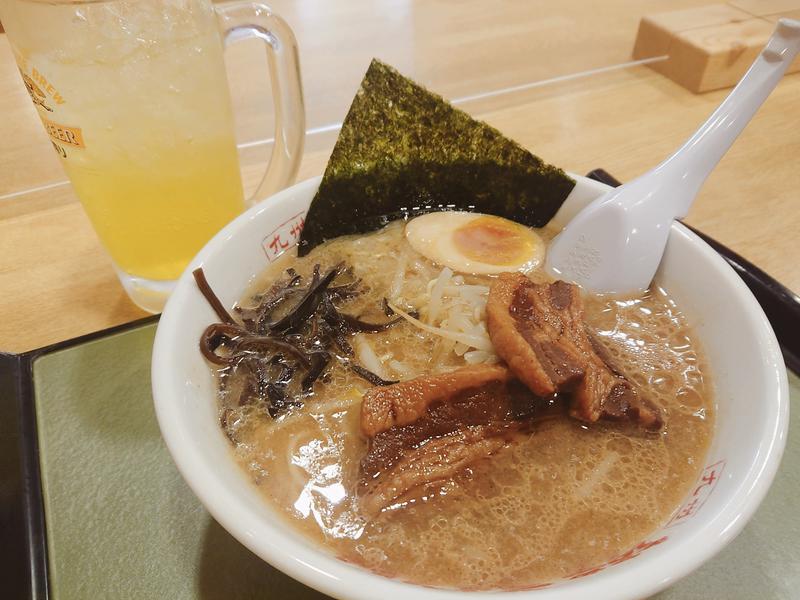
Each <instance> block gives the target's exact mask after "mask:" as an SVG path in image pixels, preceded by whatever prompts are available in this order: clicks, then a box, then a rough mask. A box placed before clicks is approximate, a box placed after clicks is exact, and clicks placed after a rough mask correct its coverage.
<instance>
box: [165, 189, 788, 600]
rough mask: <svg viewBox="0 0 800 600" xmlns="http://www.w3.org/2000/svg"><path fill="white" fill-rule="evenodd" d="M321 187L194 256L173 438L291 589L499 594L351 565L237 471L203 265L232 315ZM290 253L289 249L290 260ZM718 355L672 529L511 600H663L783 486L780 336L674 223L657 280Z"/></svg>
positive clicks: (185, 280)
mask: <svg viewBox="0 0 800 600" xmlns="http://www.w3.org/2000/svg"><path fill="white" fill-rule="evenodd" d="M575 179H576V180H577V185H576V186H575V189H574V190H573V191H572V193H571V194H570V196H569V198H568V199H567V201H566V202H565V204H564V205H563V207H562V208H561V210H560V211H559V213H558V215H557V216H556V218H555V222H556V224H562V225H563V224H564V223H566V222H567V221H568V220H569V218H571V216H572V215H574V214H575V213H576V212H577V211H578V210H580V208H581V207H583V206H585V205H586V204H587V203H588V202H590V201H591V200H592V199H594V198H596V197H597V196H599V195H601V194H603V193H604V192H605V191H606V190H607V189H608V188H607V187H606V186H604V185H603V184H600V183H597V182H594V181H592V180H589V179H586V178H582V177H575ZM318 185H319V179H318V178H317V179H310V180H307V181H305V182H302V183H299V184H297V185H295V186H293V187H291V188H288V189H286V190H284V191H282V192H280V193H278V194H276V195H275V196H273V197H271V198H268V199H267V200H265V201H264V202H262V203H261V204H259V205H257V206H255V207H253V208H252V209H250V210H249V211H247V212H246V213H244V214H242V215H241V216H240V217H238V218H237V219H236V220H234V221H233V222H231V223H230V224H229V225H228V226H227V227H226V228H225V229H223V230H222V231H221V232H220V233H219V234H218V235H216V236H215V237H214V239H212V240H211V241H210V242H209V243H208V244H207V245H206V246H205V248H203V250H202V251H201V252H200V253H199V254H198V255H197V256H196V257H195V259H194V260H193V261H192V263H191V265H190V266H189V267H188V268H187V270H186V271H185V272H184V273H183V275H182V276H181V278H180V280H179V281H178V284H177V286H176V288H175V291H174V292H173V294H172V297H171V298H170V300H169V302H168V303H167V306H166V308H165V310H164V313H163V315H162V317H161V321H160V323H159V326H158V332H157V334H156V340H155V347H154V350H153V365H152V381H153V396H154V400H155V407H156V413H157V416H158V422H159V425H160V427H161V432H162V435H163V437H164V440H165V441H166V444H167V447H168V448H169V451H170V453H171V454H172V457H173V459H174V461H175V463H176V465H177V466H178V469H179V470H180V472H181V474H182V475H183V477H184V479H185V480H186V482H187V483H188V484H189V486H190V487H191V488H192V490H193V491H194V493H195V494H196V495H197V497H198V498H199V499H200V501H201V502H202V503H203V505H204V506H205V507H206V508H207V509H208V511H209V512H210V513H211V514H212V515H213V517H214V518H215V519H216V520H217V521H218V522H219V523H220V524H221V525H222V526H223V527H224V528H225V529H227V530H228V531H229V532H230V533H231V534H232V535H233V536H234V537H235V538H236V539H238V540H239V541H240V542H241V543H242V544H244V545H245V546H246V547H247V548H249V549H250V550H251V551H253V552H254V553H255V554H257V555H258V556H259V557H261V558H262V559H263V560H265V561H267V562H268V563H270V564H272V565H273V566H275V567H276V568H278V569H280V570H281V571H283V572H285V573H287V574H288V575H290V576H291V577H293V578H295V579H297V580H298V581H301V582H302V583H304V584H306V585H308V586H311V587H312V588H315V589H317V590H319V591H321V592H324V593H326V594H329V595H331V596H334V597H337V598H352V599H359V600H362V599H363V600H374V599H375V598H381V599H382V600H392V599H398V600H399V599H404V600H406V599H423V598H431V599H437V600H447V599H456V598H464V596H465V595H469V596H470V597H472V598H476V599H479V598H493V599H495V600H496V598H497V597H498V593H497V592H469V593H467V592H462V591H458V590H444V589H432V588H429V587H423V586H418V585H414V584H411V583H405V582H401V581H395V580H391V579H387V578H384V577H382V576H379V575H376V574H374V573H372V572H370V571H368V570H366V569H363V568H361V567H358V566H355V565H353V564H349V563H345V562H343V561H340V560H338V559H337V558H336V557H334V556H332V555H330V554H329V553H327V552H326V551H324V550H323V549H322V548H320V547H318V546H316V545H315V544H314V543H313V542H311V541H310V540H307V539H305V538H304V537H303V536H302V535H301V534H300V533H299V532H298V531H297V530H296V529H294V528H293V527H292V526H291V524H290V523H288V522H287V520H286V518H285V517H284V516H282V515H279V514H278V513H277V512H276V511H275V510H274V509H272V508H271V507H270V506H269V505H268V504H267V503H266V502H265V500H264V498H263V497H262V495H261V494H260V493H259V492H258V490H257V489H256V487H255V486H254V484H253V483H252V482H251V481H250V479H249V477H248V474H247V473H246V472H245V471H244V470H243V469H241V468H240V467H239V465H238V464H237V463H236V461H235V459H234V456H233V452H232V449H231V446H230V443H229V441H228V439H227V438H226V437H225V435H224V433H223V431H222V429H221V427H220V424H219V416H218V412H217V396H216V382H215V379H214V377H213V375H212V371H211V369H210V368H209V365H208V364H207V363H206V362H205V360H204V359H203V357H202V356H201V354H200V351H199V349H198V340H199V338H200V334H201V333H202V331H203V330H204V329H205V327H206V326H207V325H208V324H209V323H211V322H213V321H215V320H216V317H215V314H214V312H213V311H212V309H211V308H210V307H209V306H208V303H207V302H206V300H205V299H204V297H203V296H202V295H201V293H200V292H199V291H198V289H197V287H196V284H195V281H194V279H193V277H192V273H191V272H192V270H194V269H195V268H197V267H200V266H202V267H203V269H204V271H205V274H206V277H207V278H208V280H209V282H210V284H211V285H212V287H213V288H214V290H215V291H216V293H217V295H218V296H219V297H220V298H221V300H222V301H223V303H224V304H225V305H226V306H231V305H233V304H234V303H235V302H236V301H237V300H239V299H240V298H241V297H242V295H243V294H244V293H245V291H246V289H247V288H248V285H249V284H250V283H251V282H252V280H253V278H254V277H255V276H256V275H257V274H259V273H260V272H262V271H263V270H264V269H265V268H266V267H267V266H268V264H269V263H270V261H272V260H274V259H275V258H276V255H277V254H278V253H279V252H280V251H281V250H283V249H285V248H288V247H290V246H291V245H292V243H293V240H294V236H296V233H297V226H298V224H299V223H301V222H302V218H303V217H304V215H305V211H306V210H307V208H308V206H309V204H310V202H311V199H312V198H313V196H314V193H315V192H316V189H317V187H318ZM284 247H285V248H284ZM657 281H658V283H659V284H660V285H662V286H663V287H665V288H666V289H667V290H668V291H669V292H670V294H671V296H672V297H673V298H674V299H675V301H676V302H677V303H678V305H679V306H680V307H681V309H682V311H683V313H684V314H685V315H686V316H687V318H688V320H689V323H690V325H691V326H692V327H693V329H694V332H695V334H696V337H697V339H698V340H699V341H700V343H701V345H702V347H703V350H704V352H705V356H706V361H707V364H708V365H709V372H710V375H711V381H712V383H713V386H714V393H715V401H716V404H717V416H716V426H715V433H714V436H713V440H712V442H711V445H710V448H709V450H708V453H707V456H706V458H705V461H704V464H703V466H702V469H701V470H700V474H699V476H698V479H697V481H696V482H695V484H694V485H692V487H691V488H690V491H689V493H688V494H687V496H686V498H684V500H683V502H682V503H681V505H680V506H676V507H675V508H676V510H675V513H674V514H673V516H672V518H671V520H670V521H669V522H667V523H666V524H665V525H664V526H663V527H662V528H661V529H659V530H656V531H653V532H652V533H651V534H650V535H649V536H647V537H646V538H645V539H642V540H641V541H640V542H639V543H638V544H637V545H635V546H634V547H632V548H630V549H629V550H628V551H627V552H625V553H623V554H621V555H619V556H617V557H615V558H614V559H612V560H611V561H609V562H607V563H604V564H598V565H594V566H593V567H592V568H590V569H587V570H585V571H583V572H580V573H575V574H573V575H572V576H571V577H570V578H568V579H564V580H560V581H553V582H544V583H542V584H541V585H538V586H536V587H535V589H534V588H532V589H527V590H523V591H514V592H503V593H501V594H500V595H502V596H503V597H505V596H508V597H509V598H510V597H514V598H520V599H531V600H565V599H569V598H587V597H591V598H593V600H604V599H608V600H611V599H613V600H624V599H626V598H641V597H644V596H647V595H649V594H653V593H655V592H657V591H659V590H660V589H663V588H665V587H667V586H669V585H670V584H672V583H674V582H675V581H677V580H678V579H679V578H681V577H683V576H685V575H687V574H688V573H690V572H691V571H692V570H693V569H696V568H697V567H699V566H700V565H701V564H702V563H703V562H704V561H706V560H708V559H709V558H711V557H712V556H713V555H714V554H715V553H717V552H718V551H719V550H720V549H722V547H724V546H725V545H726V544H728V543H729V542H730V541H731V540H732V539H734V537H736V535H737V534H738V533H739V532H740V531H741V530H742V528H743V527H744V526H745V524H746V523H747V521H748V519H750V517H751V516H752V515H753V513H754V512H755V510H756V508H757V507H758V505H759V503H760V502H761V500H762V499H763V498H764V495H765V494H766V492H767V489H768V488H769V486H770V483H771V482H772V479H773V477H774V475H775V472H776V470H777V468H778V464H779V462H780V457H781V454H782V452H783V447H784V443H785V439H786V431H787V426H788V416H789V400H788V388H787V381H786V370H785V367H784V364H783V359H782V357H781V354H780V349H779V347H778V344H777V341H776V339H775V335H774V333H773V332H772V330H771V328H770V325H769V323H768V321H767V319H766V317H765V316H764V313H763V312H762V310H761V308H760V306H759V305H758V303H757V302H756V300H755V298H754V297H753V296H752V294H751V293H750V291H749V290H748V289H747V287H746V286H745V285H744V283H743V282H742V281H741V279H740V278H739V277H738V276H737V275H736V273H734V271H733V270H732V269H731V268H730V267H729V266H728V265H727V263H726V262H725V261H724V260H723V259H722V258H721V257H720V256H719V255H718V254H717V253H716V252H715V251H714V250H712V249H711V248H710V247H709V246H708V245H706V244H705V243H704V242H703V241H702V240H701V239H700V238H698V237H697V236H695V235H694V234H693V233H692V232H690V231H689V230H688V229H686V228H685V227H683V226H682V225H681V224H679V223H674V224H673V225H672V230H671V232H670V237H669V243H668V245H667V250H666V254H665V255H664V260H663V262H662V264H661V267H660V270H659V272H658V275H657Z"/></svg>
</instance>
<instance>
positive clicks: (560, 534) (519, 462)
mask: <svg viewBox="0 0 800 600" xmlns="http://www.w3.org/2000/svg"><path fill="white" fill-rule="evenodd" d="M542 233H543V234H544V235H543V237H545V238H549V237H551V236H552V232H548V231H547V230H544V231H542V232H540V234H542ZM341 260H345V261H346V262H347V263H348V264H350V265H353V266H354V267H355V269H356V275H357V276H358V277H361V278H363V280H364V282H365V283H366V284H367V285H368V288H369V289H368V291H367V293H365V294H363V295H362V296H360V297H359V298H356V299H355V300H353V301H351V303H350V304H348V305H346V306H345V307H344V308H343V309H344V310H346V311H347V312H348V313H351V314H363V315H365V318H367V317H369V315H374V316H376V317H377V315H379V314H380V312H379V311H380V308H379V307H380V301H381V299H382V298H383V297H384V296H388V295H390V296H391V297H393V298H394V297H398V296H399V297H402V298H403V299H404V300H405V301H406V302H407V304H408V305H413V304H414V299H415V298H417V299H418V298H419V297H421V296H422V294H423V293H424V291H425V285H426V284H427V282H428V281H429V280H431V279H433V278H435V277H436V276H437V274H438V273H439V271H440V269H439V268H438V267H437V266H435V265H433V264H432V263H430V261H428V260H427V259H425V258H424V257H422V256H420V255H419V254H417V253H415V252H414V251H413V250H411V249H410V247H409V246H408V244H407V243H406V242H405V241H404V239H403V236H402V226H401V225H400V224H392V225H390V226H389V227H388V228H386V229H384V230H382V231H381V232H377V233H375V234H371V235H368V236H362V237H359V238H342V239H337V240H333V241H332V242H329V243H328V244H325V245H323V246H321V247H318V248H317V249H315V250H314V251H313V252H312V253H311V254H310V255H309V256H307V257H304V258H302V259H297V258H296V257H295V256H293V255H292V256H287V257H284V258H283V259H281V260H280V261H278V262H277V263H276V264H274V265H272V266H271V267H270V268H269V269H268V270H267V272H265V273H264V275H263V277H260V278H259V279H258V280H257V281H256V282H254V285H253V287H252V289H251V293H250V294H248V295H247V296H246V299H247V298H249V297H250V296H251V295H252V294H254V293H257V292H259V291H262V290H264V289H267V288H269V287H270V286H271V284H272V282H274V281H275V280H276V279H278V278H279V277H280V276H281V274H282V272H283V270H284V269H286V268H288V267H289V266H291V267H293V268H295V269H296V270H297V271H298V272H299V273H301V274H303V275H308V274H310V272H311V269H312V267H313V265H314V264H316V263H321V264H322V266H323V268H324V267H327V266H330V265H333V264H336V263H338V262H339V261H341ZM398 272H399V273H401V274H404V277H398V275H397V274H398ZM529 276H530V277H531V278H532V279H534V280H537V279H538V280H545V279H547V277H546V276H545V275H544V274H543V273H541V272H534V273H532V274H529ZM398 280H399V282H400V283H398ZM474 280H475V281H476V282H483V283H485V282H487V281H488V278H474ZM400 284H402V285H400ZM398 286H400V289H398ZM585 302H586V319H587V322H588V323H589V326H590V328H591V329H592V330H594V331H595V332H596V340H597V341H598V342H599V343H600V344H602V346H603V347H604V348H605V349H606V350H607V351H608V353H609V355H610V356H611V357H612V358H613V361H614V367H615V368H618V369H619V370H620V371H622V373H623V374H624V375H626V376H627V377H628V378H629V379H630V380H631V381H633V382H635V383H636V384H638V385H639V386H641V387H642V389H643V390H647V392H648V394H649V396H650V397H651V398H652V399H653V400H654V401H655V402H657V403H658V404H659V405H660V406H662V407H663V409H664V411H665V416H666V422H667V427H666V430H665V431H664V432H662V433H660V434H656V435H653V434H644V433H642V432H640V431H638V430H636V429H635V428H632V427H626V426H622V425H619V424H598V425H592V426H591V427H589V426H586V425H584V424H581V423H579V422H576V421H573V420H570V419H567V418H566V417H565V418H563V419H557V420H552V421H547V422H543V423H541V424H539V425H537V426H536V428H535V430H534V433H533V434H530V435H524V436H520V437H518V438H517V439H516V440H515V441H514V442H513V443H511V444H509V445H508V446H507V447H505V448H504V449H503V450H501V451H500V452H498V453H496V454H495V455H493V456H492V457H490V458H489V459H486V460H483V461H481V462H479V463H476V464H474V465H473V466H472V467H471V468H470V469H467V470H465V471H464V472H463V474H462V475H460V476H459V477H458V478H456V480H455V481H452V482H448V483H447V484H445V485H437V486H432V487H430V488H428V489H425V490H423V491H422V492H421V493H420V494H418V495H417V499H416V500H413V501H410V502H408V503H407V504H405V505H404V506H403V507H401V508H399V509H397V510H390V511H386V512H384V513H382V514H381V515H380V516H379V517H378V518H376V519H374V520H372V521H370V522H367V521H366V520H365V519H364V518H363V517H361V516H360V514H359V511H358V507H357V503H356V499H355V497H354V493H353V492H354V490H355V489H356V485H357V482H358V469H359V461H360V459H361V457H362V456H363V455H364V453H365V452H366V442H365V441H364V440H362V438H361V436H360V434H359V411H360V400H361V395H362V394H363V392H364V391H365V390H366V389H367V387H368V384H367V383H366V382H364V381H363V380H362V379H360V378H358V377H357V376H355V375H354V374H352V373H351V372H350V371H349V370H347V369H345V368H344V367H342V366H341V365H338V364H337V365H335V366H334V367H333V368H332V369H331V371H330V375H329V381H328V383H325V384H322V383H317V386H316V388H315V395H314V397H313V398H311V399H310V400H309V401H308V402H307V403H306V405H305V406H304V407H303V408H301V409H295V410H293V411H292V412H290V413H289V414H286V415H284V416H282V417H280V418H279V419H277V420H273V419H271V418H270V417H268V416H266V415H265V414H264V412H263V411H259V410H257V409H253V408H245V409H242V411H241V412H238V413H237V414H234V415H229V416H228V418H227V423H228V427H227V431H228V434H229V435H230V436H231V438H232V439H233V440H234V451H235V454H236V457H237V460H238V462H239V463H240V464H241V465H242V467H243V468H245V469H246V470H247V471H248V472H249V473H250V474H251V475H252V478H253V481H254V482H255V483H256V485H258V486H259V489H260V490H261V492H262V493H263V495H264V497H265V498H266V499H267V501H268V502H269V504H270V505H271V506H272V507H273V508H275V509H277V511H278V512H281V513H283V514H284V515H286V517H287V519H289V521H290V522H292V523H293V524H294V525H295V526H296V527H297V529H298V530H299V531H302V533H303V534H304V535H305V536H307V537H308V538H309V539H310V540H312V541H314V542H316V543H318V544H319V545H320V546H322V547H324V548H326V549H327V550H328V551H330V552H331V553H333V554H335V555H336V556H339V557H340V558H342V559H343V560H347V561H350V562H353V563H357V564H360V565H363V566H364V567H366V568H369V569H371V570H373V571H375V572H377V573H380V574H382V575H386V576H388V577H394V578H397V579H401V580H405V581H411V582H414V583H419V584H425V585H432V586H438V587H449V588H461V589H470V590H479V589H482V590H488V589H520V588H525V587H529V586H532V585H535V584H537V583H543V582H549V581H554V580H558V579H560V578H563V577H567V576H570V575H573V574H575V573H578V572H580V571H582V570H584V569H587V568H590V567H592V566H596V565H599V564H602V563H604V562H606V561H608V560H610V559H612V558H614V557H615V556H617V555H619V554H621V553H623V552H625V551H626V550H628V549H630V548H631V547H632V546H634V545H636V544H637V543H638V542H640V541H642V540H643V539H644V538H645V537H646V536H647V535H648V534H649V533H651V532H652V531H654V530H656V529H657V528H658V527H659V526H660V525H662V524H663V523H664V522H665V521H666V520H667V519H668V518H669V517H670V515H671V514H672V513H673V511H674V510H675V509H677V507H678V505H679V503H680V501H681V500H682V499H683V497H684V495H685V494H686V492H687V491H688V489H689V486H690V485H692V484H693V483H694V481H695V479H696V477H697V474H698V472H699V470H700V468H701V467H702V463H703V458H704V456H705V453H706V449H707V447H708V444H709V442H710V439H711V435H712V431H713V404H712V401H711V390H710V387H709V384H708V382H706V381H705V378H704V375H703V373H704V367H703V364H702V358H701V357H700V356H699V354H698V351H697V343H696V341H695V340H694V338H693V334H692V332H691V330H690V329H689V328H688V326H687V324H686V321H685V318H684V317H683V316H682V315H681V313H680V311H679V310H678V309H677V307H675V305H674V303H673V302H672V301H671V299H670V298H669V296H668V295H667V294H666V293H665V292H664V291H663V290H661V289H659V288H655V289H653V290H651V291H650V292H648V293H647V294H646V295H645V296H643V297H642V298H637V299H633V300H626V301H621V300H614V299H612V298H603V297H593V298H586V299H585ZM373 320H379V319H378V318H375V319H373ZM366 339H367V340H368V341H369V344H370V346H371V347H372V348H373V349H374V351H375V353H376V354H377V355H378V357H379V358H380V359H381V360H382V361H383V363H384V364H387V363H389V362H390V361H396V363H397V364H401V365H402V366H403V372H402V373H399V372H394V371H391V370H389V371H388V372H387V373H385V375H387V376H390V377H397V378H409V377H413V376H415V375H417V374H422V373H426V372H432V371H436V370H447V369H452V368H455V367H458V366H462V365H463V364H464V361H463V359H461V358H460V357H457V356H455V355H454V354H452V353H450V354H448V355H447V356H445V357H444V358H443V357H442V356H441V354H442V353H441V352H439V354H440V356H437V357H436V361H434V360H433V359H432V358H431V356H432V354H435V353H436V352H437V349H438V348H439V346H438V345H437V343H438V338H437V336H434V335H432V334H429V333H426V332H423V331H420V330H419V329H417V328H416V327H413V326H411V325H409V324H408V323H402V324H400V325H399V326H396V327H394V328H392V329H390V330H389V331H386V332H381V333H376V334H369V335H368V337H367V338H366Z"/></svg>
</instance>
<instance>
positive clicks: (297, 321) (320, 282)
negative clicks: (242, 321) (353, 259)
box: [269, 264, 342, 331]
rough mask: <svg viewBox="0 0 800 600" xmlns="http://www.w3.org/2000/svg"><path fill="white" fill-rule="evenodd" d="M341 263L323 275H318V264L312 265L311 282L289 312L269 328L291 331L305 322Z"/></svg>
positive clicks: (337, 271) (314, 309) (340, 266)
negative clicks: (312, 274)
mask: <svg viewBox="0 0 800 600" xmlns="http://www.w3.org/2000/svg"><path fill="white" fill-rule="evenodd" d="M341 268H342V265H341V264H339V265H336V266H335V267H333V268H332V269H331V270H330V271H328V272H327V273H326V274H325V275H324V276H323V277H321V278H320V276H319V265H315V266H314V276H313V278H312V280H311V283H310V284H309V286H308V289H307V290H306V293H305V294H303V297H302V298H301V299H300V301H299V302H298V303H297V305H296V306H295V307H294V308H293V309H292V310H291V311H289V313H288V314H287V315H286V316H284V317H283V318H281V319H278V320H277V321H276V322H274V323H271V324H270V326H269V328H270V330H272V331H291V330H293V329H296V328H297V327H298V326H300V325H301V324H302V323H303V322H305V321H306V320H307V319H308V318H309V317H310V316H311V315H312V314H313V313H314V311H316V310H317V307H318V306H319V303H320V301H321V300H322V294H323V292H324V291H325V289H326V288H327V287H328V286H329V285H330V284H331V282H332V281H333V279H334V278H335V277H336V276H337V275H338V274H339V271H340V269H341Z"/></svg>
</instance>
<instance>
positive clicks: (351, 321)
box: [339, 313, 403, 333]
mask: <svg viewBox="0 0 800 600" xmlns="http://www.w3.org/2000/svg"><path fill="white" fill-rule="evenodd" d="M339 316H340V317H341V318H342V320H343V321H344V322H345V323H346V324H347V327H348V328H349V329H350V330H351V331H362V332H364V333H377V332H378V331H386V330H387V329H389V327H391V326H392V325H394V324H395V323H399V322H400V321H402V320H403V317H397V318H395V319H392V320H391V321H387V322H386V323H367V322H366V321H362V320H361V319H359V318H357V317H353V316H351V315H346V314H344V313H339Z"/></svg>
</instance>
